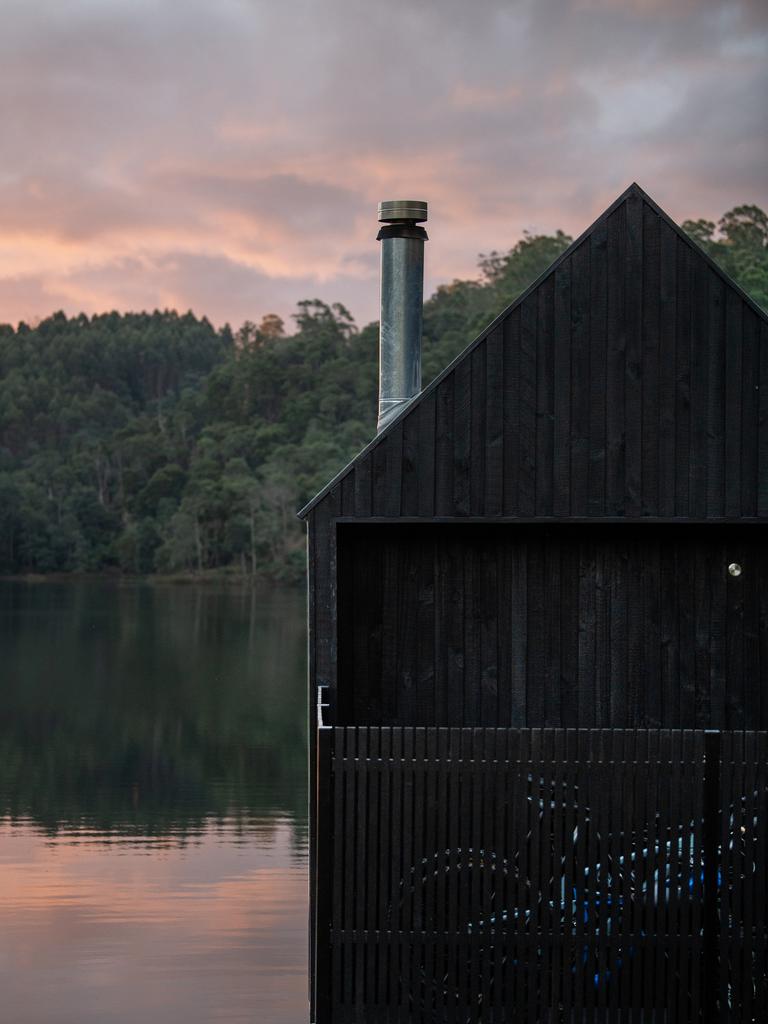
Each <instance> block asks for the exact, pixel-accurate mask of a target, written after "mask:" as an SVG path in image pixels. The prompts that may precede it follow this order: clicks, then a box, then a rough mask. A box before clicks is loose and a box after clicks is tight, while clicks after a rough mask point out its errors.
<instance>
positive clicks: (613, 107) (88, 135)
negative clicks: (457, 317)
mask: <svg viewBox="0 0 768 1024" xmlns="http://www.w3.org/2000/svg"><path fill="white" fill-rule="evenodd" d="M0 14H2V24H3V31H2V34H1V35H0V124H1V125H2V131H1V132H0V321H12V322H13V321H15V320H17V319H19V318H22V317H23V318H33V317H36V316H43V315H46V314H47V313H50V312H52V311H53V310H55V309H58V308H63V309H65V310H66V311H67V312H68V313H77V312H79V311H81V310H84V311H86V312H89V313H91V312H98V311H103V310H105V309H111V308H117V309H122V310H125V309H143V308H149V309H151V308H154V307H156V306H160V307H164V306H175V307H177V308H180V309H187V308H192V309H193V310H194V311H195V312H196V313H198V314H207V315H208V316H209V317H210V318H211V319H213V320H214V322H216V323H222V322H223V321H224V320H229V321H231V322H232V323H233V324H238V323H240V322H241V321H242V320H244V319H246V318H249V319H259V318H260V317H261V316H262V315H264V314H265V313H269V312H278V313H280V314H282V315H283V316H286V315H288V314H289V313H290V312H291V310H292V309H293V308H294V306H295V303H296V302H297V301H298V300H300V299H303V298H314V297H319V298H322V299H324V300H326V301H328V302H335V301H341V302H344V303H345V304H347V305H348V306H349V307H350V308H351V310H352V312H353V314H354V315H355V316H356V318H357V319H358V321H359V322H361V323H362V322H366V321H367V320H369V319H372V318H374V317H375V315H376V306H377V277H378V270H377V249H376V242H375V241H374V238H375V234H376V203H377V202H378V200H379V199H386V198H398V197H401V196H402V197H412V198H418V199H422V198H423V199H427V200H428V201H429V203H430V222H429V225H428V230H429V234H430V239H431V241H430V243H429V246H428V288H429V287H432V286H434V285H435V284H437V283H438V282H440V281H444V280H450V279H451V278H453V277H456V276H470V275H472V274H473V273H474V270H475V257H476V255H477V253H478V252H481V251H488V250H490V249H493V248H496V249H506V248H509V246H511V245H512V244H513V243H514V242H515V241H516V240H517V238H519V236H520V234H521V232H522V231H523V230H524V229H529V230H532V231H553V230H555V229H556V228H559V227H562V228H564V229H565V230H567V231H570V232H572V233H578V232H580V231H581V230H583V228H585V227H586V226H587V225H588V223H589V222H590V221H591V220H592V219H593V218H594V216H596V215H597V214H598V213H599V212H600V211H601V210H602V209H603V208H604V207H605V206H607V205H608V203H609V202H611V201H612V200H613V199H614V198H615V196H616V195H617V194H618V193H619V192H621V191H622V190H623V189H624V188H625V187H626V185H628V184H629V182H630V181H632V180H637V181H638V182H639V183H640V184H641V185H642V186H643V187H644V188H645V189H646V190H647V191H648V192H650V193H651V195H652V196H653V197H654V198H655V199H657V201H658V202H660V203H661V205H662V206H664V207H665V208H666V209H667V211H668V212H669V213H670V214H671V215H672V216H673V217H675V218H676V219H677V220H679V221H681V220H683V219H685V218H686V217H692V216H707V217H710V218H712V219H716V218H717V217H718V216H719V215H720V214H722V213H723V212H724V211H725V210H727V209H729V208H730V207H732V206H734V205H736V204H737V203H740V202H752V203H758V204H759V205H761V206H763V207H768V175H767V174H766V167H767V166H768V118H767V117H766V110H768V59H767V58H768V5H766V4H765V2H764V0H735V2H721V0H667V2H662V0H520V2H516V0H507V2H501V0H474V2H473V3H472V4H470V3H467V2H466V0H461V2H459V0H427V2H425V0H421V2H419V0H408V2H406V0H388V2H387V3H386V4H384V3H380V4H374V3H365V2H362V0H358V2H353V0H322V2H321V0H291V2H285V3H275V2H274V0H216V2H215V3H212V2H211V0H204V2H203V0H184V2H183V3H180V2H177V0H176V2H175V0H67V2H66V3H62V2H61V0H35V2H34V3H30V2H29V0H0Z"/></svg>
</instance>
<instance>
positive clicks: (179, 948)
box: [0, 581, 308, 1024]
mask: <svg viewBox="0 0 768 1024" xmlns="http://www.w3.org/2000/svg"><path fill="white" fill-rule="evenodd" d="M0 680H1V684H2V685H1V686H0V887H1V889H2V897H1V898H0V992H2V995H1V996H0V1017H1V1018H2V1020H3V1021H9V1022H13V1024H40V1022H45V1024H123V1022H125V1024H128V1022H130V1024H136V1022H138V1021H151V1022H155V1021H157V1022H163V1024H176V1022H183V1024H198V1022H199V1024H212V1022H241V1021H243V1022H244V1021H249V1022H251V1021H253V1022H262V1021H263V1022H269V1024H299V1022H304V1021H306V1020H307V1019H308V1010H307V998H306V993H307V980H306V972H307V961H306V946H307V936H306V932H307V925H306V917H307V820H306V807H305V805H306V795H307V790H306V757H307V726H306V631H305V598H304V593H303V590H302V589H301V588H296V589H271V588H270V589H256V590H253V591H251V590H250V589H244V590H242V591H240V590H238V589H233V588H224V587H217V586H213V585H210V586H208V585H206V586H197V585H176V586H170V585H159V584H158V585H153V584H144V583H135V584H134V583H118V582H91V581H82V582H80V581H78V582H45V583H26V582H0Z"/></svg>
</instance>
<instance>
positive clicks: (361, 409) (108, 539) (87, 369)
mask: <svg viewBox="0 0 768 1024" xmlns="http://www.w3.org/2000/svg"><path fill="white" fill-rule="evenodd" d="M683 226H684V228H685V230H686V231H688V233H689V234H690V235H691V236H692V237H693V238H695V239H696V241H697V242H698V243H699V244H700V245H701V246H702V247H703V248H704V249H705V250H706V251H707V252H709V253H710V255H711V256H712V257H713V258H714V259H715V260H716V261H718V262H719V263H720V264H721V265H722V266H723V267H724V269H725V270H726V271H727V272H728V273H729V274H730V275H731V276H732V277H733V278H734V279H735V280H736V281H737V282H738V283H739V284H740V285H741V286H742V287H743V288H744V289H745V290H746V291H747V292H749V294H750V295H751V296H752V297H753V298H754V299H755V300H756V301H757V302H758V303H760V304H761V305H762V306H763V307H765V308H768V216H767V215H766V214H765V213H764V212H763V211H762V210H761V209H760V208H758V207H756V206H747V205H743V206H738V207H736V208H734V209H733V210H730V211H729V212H728V213H726V214H725V215H724V216H723V217H722V218H721V220H720V221H719V223H718V224H717V225H716V224H714V223H713V222H711V221H707V220H697V221H687V222H686V223H685V224H684V225H683ZM570 242H571V239H570V238H569V237H568V236H567V235H566V234H564V233H563V232H562V231H558V232H557V233H556V234H554V235H525V236H524V237H523V238H522V239H521V240H520V241H519V242H518V243H517V244H516V245H515V246H514V247H513V248H512V249H510V250H509V251H508V252H506V253H498V252H492V253H490V254H488V255H484V256H481V257H480V259H479V274H478V277H477V278H476V279H475V280H456V281H453V282H452V283H450V284H445V285H442V286H440V287H439V288H438V289H437V291H436V292H435V294H434V295H432V296H431V297H430V298H429V299H428V300H427V302H426V303H425V306H424V338H423V353H422V360H423V376H424V381H425V383H426V382H428V381H429V380H431V379H432V377H434V376H435V375H436V374H437V373H438V372H439V371H440V370H441V369H442V368H443V367H444V366H445V365H446V364H447V363H448V362H450V360H451V359H452V358H453V357H454V356H455V355H457V354H458V352H460V351H461V349H462V348H463V347H464V346H465V345H466V344H467V343H468V342H469V341H471V340H472V338H473V337H474V336H475V335H476V334H477V333H478V332H479V331H480V330H482V328H483V327H484V326H485V325H486V324H487V323H488V322H490V321H491V320H492V319H493V318H494V317H495V316H496V315H497V314H498V313H499V312H500V311H501V310H502V309H503V308H504V307H505V306H506V305H508V304H509V303H510V302H511V301H512V300H513V299H514V298H515V297H516V296H517V295H518V294H519V293H520V292H521V291H522V290H523V289H524V288H525V287H527V285H528V284H530V283H531V281H533V280H534V279H535V278H536V277H537V276H538V275H539V274H540V273H541V272H542V271H544V270H545V269H546V268H547V267H548V266H549V264H550V263H551V262H552V261H553V260H554V259H555V258H556V257H557V256H558V255H559V254H560V253H561V252H562V251H563V250H564V249H565V248H566V247H567V246H568V245H569V244H570ZM293 320H294V325H293V327H292V328H291V330H290V331H288V330H287V329H286V324H285V323H284V322H283V321H282V320H281V319H280V318H279V317H277V316H274V315H268V316H265V317H263V318H262V320H261V321H260V323H258V324H256V323H253V322H250V321H247V322H246V323H244V324H243V325H242V326H241V327H240V328H239V329H238V330H237V331H233V330H232V329H231V328H230V327H229V326H224V327H223V328H221V329H218V330H216V329H214V327H213V326H212V325H211V323H210V322H209V321H208V320H207V319H206V318H204V317H203V318H202V319H201V318H198V317H195V316H194V315H193V314H192V313H186V314H179V313H177V312H173V311H168V310H166V311H163V312H160V311H155V312H154V313H126V314H118V313H114V312H113V313H107V314H103V315H99V316H93V317H88V316H85V315H80V316H76V317H66V316H65V315H64V314H63V313H55V314H53V316H50V317H48V318H46V319H45V320H42V321H41V322H40V323H38V324H36V325H34V326H33V325H29V324H26V323H20V324H18V325H17V326H16V327H15V328H14V327H12V326H10V325H7V324H6V325H0V573H5V574H16V573H53V572H64V573H69V572H105V571H113V572H123V573H130V574H150V573H164V574H174V573H184V574H186V573H200V574H203V573H207V572H216V573H220V572H227V573H232V574H238V575H242V576H250V577H267V578H272V579H297V578H299V577H300V576H301V574H302V572H303V568H304V545H303V536H302V529H301V526H300V524H299V523H298V522H297V521H296V519H295V515H294V513H295V511H296V509H297V508H299V507H300V506H301V505H302V504H304V503H305V502H306V501H307V500H309V498H311V497H312V495H313V494H314V493H315V492H316V491H317V490H319V489H320V487H321V486H322V485H323V484H324V483H325V482H326V481H327V480H328V479H329V478H330V477H331V476H333V475H334V473H335V472H337V471H338V469H339V468H340V467H341V466H343V465H344V464H345V463H346V462H347V461H348V460H349V459H350V458H351V457H352V456H353V455H354V454H355V453H356V452H357V451H358V450H359V449H360V448H361V447H362V446H363V445H364V444H366V443H367V441H369V440H370V438H371V437H372V436H373V434H374V432H375V414H376V387H377V345H378V334H377V331H378V326H377V324H375V323H372V324H368V325H367V326H365V327H363V328H362V329H358V327H357V325H356V324H355V322H354V320H353V319H352V317H351V316H350V314H349V312H348V311H347V310H346V309H345V308H344V307H343V306H342V305H340V304H338V303H336V304H332V305H328V304H326V303H325V302H322V301H320V300H319V299H312V300H305V301H302V302H299V303H298V306H297V311H296V313H295V314H294V317H293Z"/></svg>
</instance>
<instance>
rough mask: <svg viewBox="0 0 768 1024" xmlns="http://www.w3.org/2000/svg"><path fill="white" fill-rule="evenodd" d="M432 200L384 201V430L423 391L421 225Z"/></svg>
mask: <svg viewBox="0 0 768 1024" xmlns="http://www.w3.org/2000/svg"><path fill="white" fill-rule="evenodd" d="M426 219H427V204H426V203H424V202H418V201H416V200H412V199H395V200H390V201H389V202H384V203H379V223H380V224H382V225H383V226H382V228H381V230H380V231H379V234H378V240H379V241H380V242H381V321H380V327H379V423H378V430H381V429H382V428H383V427H385V426H386V425H387V423H389V421H390V420H391V419H392V418H393V417H394V416H395V415H396V414H397V412H398V411H399V410H400V409H401V408H402V406H403V404H404V403H406V402H409V401H410V400H411V399H412V398H413V396H414V395H417V394H418V393H419V392H420V391H421V320H422V307H423V305H424V243H425V242H426V241H427V232H426V231H425V230H424V228H422V227H419V224H420V223H423V222H424V221H425V220H426Z"/></svg>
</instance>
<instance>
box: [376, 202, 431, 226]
mask: <svg viewBox="0 0 768 1024" xmlns="http://www.w3.org/2000/svg"><path fill="white" fill-rule="evenodd" d="M426 219H427V204H426V203H425V202H423V201H422V200H420V199H388V200H385V201H384V202H382V203H379V222H380V223H383V224H386V223H387V222H389V221H398V220H410V221H413V222H414V223H416V224H418V223H419V222H420V221H425V220H426Z"/></svg>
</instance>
